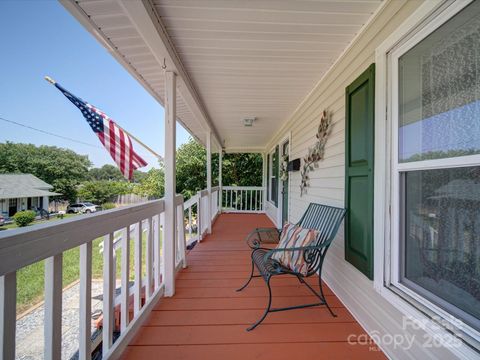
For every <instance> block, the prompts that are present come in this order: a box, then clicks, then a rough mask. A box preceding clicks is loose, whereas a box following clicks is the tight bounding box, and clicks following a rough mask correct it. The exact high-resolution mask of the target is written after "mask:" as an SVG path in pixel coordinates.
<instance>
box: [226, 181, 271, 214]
mask: <svg viewBox="0 0 480 360" xmlns="http://www.w3.org/2000/svg"><path fill="white" fill-rule="evenodd" d="M263 194H264V188H263V187H261V186H258V187H255V186H223V187H222V211H223V212H236V213H261V212H264V198H263V197H264V196H263Z"/></svg>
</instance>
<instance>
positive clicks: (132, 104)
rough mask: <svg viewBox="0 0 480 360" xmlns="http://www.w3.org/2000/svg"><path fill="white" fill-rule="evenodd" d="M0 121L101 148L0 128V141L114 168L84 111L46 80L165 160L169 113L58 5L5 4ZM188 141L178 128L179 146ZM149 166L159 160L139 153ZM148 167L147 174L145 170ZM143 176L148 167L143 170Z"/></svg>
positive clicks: (35, 0)
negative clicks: (48, 148)
mask: <svg viewBox="0 0 480 360" xmlns="http://www.w3.org/2000/svg"><path fill="white" fill-rule="evenodd" d="M0 44H1V56H0V69H1V70H0V71H1V80H0V94H1V96H0V117H3V118H6V119H9V120H13V121H16V122H20V123H24V124H26V125H29V126H32V127H36V128H40V129H43V130H46V131H49V132H53V133H57V134H60V135H63V136H67V137H70V138H74V139H78V140H80V141H83V142H86V143H90V144H94V145H96V147H91V146H87V145H82V144H78V143H74V142H71V141H67V140H62V139H59V138H56V137H52V136H49V135H45V134H41V133H38V132H36V131H33V130H28V129H25V128H21V127H18V126H16V125H13V124H8V123H5V122H3V121H0V142H5V141H7V140H9V141H13V142H22V143H33V144H36V145H41V144H45V145H55V146H59V147H66V148H69V149H72V150H74V151H76V152H78V153H80V154H86V155H88V156H89V158H90V160H91V161H92V162H93V163H94V165H95V166H101V165H103V164H107V163H108V164H113V161H112V160H111V158H110V156H109V155H108V153H107V152H106V151H105V150H104V149H103V148H101V144H100V142H99V141H98V139H97V137H96V136H95V135H94V133H93V132H92V130H91V129H90V127H89V126H88V124H87V122H86V121H85V120H84V118H83V116H82V114H81V113H80V111H79V110H78V109H77V108H76V107H74V106H73V105H72V104H71V103H70V102H69V101H68V100H67V98H65V97H64V96H63V94H62V93H60V92H59V91H58V90H57V89H56V88H55V87H54V86H52V85H50V84H49V83H47V82H46V81H45V80H44V79H43V77H44V76H45V75H49V76H51V77H52V78H53V79H55V80H56V81H58V83H59V84H61V85H62V86H63V87H65V88H66V89H67V90H69V91H70V92H72V93H73V94H75V95H77V96H79V97H81V98H82V99H84V100H85V101H87V102H89V103H91V104H92V105H95V106H97V107H98V108H100V109H101V110H103V111H104V112H105V113H106V114H108V115H109V116H110V117H111V118H113V119H114V120H115V121H116V122H117V123H118V124H119V125H121V126H123V127H124V128H125V129H127V130H128V131H130V132H131V133H133V134H135V135H136V136H137V137H138V138H140V139H141V140H142V141H144V142H145V143H146V144H148V145H149V146H151V147H152V148H153V149H155V150H156V151H157V152H158V153H160V154H162V155H163V150H164V111H163V108H162V106H161V105H160V104H158V103H157V102H156V100H155V99H153V98H152V97H151V96H150V95H149V94H148V93H147V92H146V90H144V89H143V87H142V86H141V85H140V84H139V83H137V82H136V80H135V79H134V78H133V77H132V76H131V75H130V74H129V73H128V72H127V71H126V70H125V69H124V68H123V67H122V66H121V65H120V64H118V63H117V62H116V60H115V59H114V58H113V57H112V56H111V55H109V54H108V52H107V51H106V50H105V49H104V48H103V47H102V46H101V45H100V44H99V43H98V42H97V41H96V40H95V39H94V38H93V37H92V36H91V35H90V33H88V32H87V31H86V30H85V29H84V28H83V27H82V26H81V25H80V24H79V23H78V22H77V21H76V20H75V19H74V18H73V17H72V16H71V15H70V14H69V13H68V12H67V11H66V10H65V9H64V8H63V7H62V5H60V4H59V3H58V2H57V1H53V0H42V1H41V0H30V1H26V0H23V1H11V0H1V1H0ZM188 137H189V134H188V133H187V132H186V131H185V130H184V129H183V128H182V127H181V126H180V125H178V126H177V145H178V144H181V143H184V142H186V141H187V139H188ZM135 149H136V151H137V152H138V153H140V154H141V155H142V156H143V157H144V158H145V160H147V161H148V162H149V166H148V167H150V165H155V164H156V161H155V158H154V157H153V156H152V155H150V154H149V153H148V152H146V151H145V150H144V149H143V148H141V147H140V146H138V145H137V146H136V147H135ZM148 167H147V168H148ZM144 170H145V168H144Z"/></svg>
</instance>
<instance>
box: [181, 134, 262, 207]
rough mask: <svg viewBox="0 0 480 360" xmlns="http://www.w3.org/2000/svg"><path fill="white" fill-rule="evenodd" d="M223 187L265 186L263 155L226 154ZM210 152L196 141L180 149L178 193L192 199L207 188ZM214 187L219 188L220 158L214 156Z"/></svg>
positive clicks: (223, 166)
mask: <svg viewBox="0 0 480 360" xmlns="http://www.w3.org/2000/svg"><path fill="white" fill-rule="evenodd" d="M222 162H223V165H222V178H223V179H222V183H223V185H228V186H230V185H231V186H234V185H237V186H261V185H262V156H261V155H260V154H249V153H233V154H225V155H224V156H223V159H222ZM206 163H207V151H206V150H205V147H204V146H203V145H201V144H199V143H198V142H196V141H195V140H193V139H192V138H190V139H189V141H188V142H187V143H185V144H182V145H181V146H180V147H179V148H178V149H177V163H176V166H177V193H180V194H182V195H183V196H185V198H190V197H191V196H192V195H194V194H195V193H196V192H197V191H199V190H202V189H204V188H205V187H206V184H207V170H206ZM212 185H213V186H215V185H218V154H212Z"/></svg>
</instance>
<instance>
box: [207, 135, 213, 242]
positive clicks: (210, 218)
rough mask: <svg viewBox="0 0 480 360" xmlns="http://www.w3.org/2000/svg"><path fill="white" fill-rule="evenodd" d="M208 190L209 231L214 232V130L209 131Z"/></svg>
mask: <svg viewBox="0 0 480 360" xmlns="http://www.w3.org/2000/svg"><path fill="white" fill-rule="evenodd" d="M207 190H208V196H207V199H208V206H207V207H208V210H207V212H208V214H207V218H208V220H207V224H208V233H209V234H211V233H212V132H211V131H208V132H207Z"/></svg>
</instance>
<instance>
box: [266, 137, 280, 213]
mask: <svg viewBox="0 0 480 360" xmlns="http://www.w3.org/2000/svg"><path fill="white" fill-rule="evenodd" d="M269 157H270V161H269V162H268V174H270V177H269V179H268V182H269V185H270V192H269V193H268V200H269V201H271V202H273V203H274V204H275V206H278V169H279V147H278V145H277V147H276V148H275V151H273V152H272V153H271V154H270V156H269Z"/></svg>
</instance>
